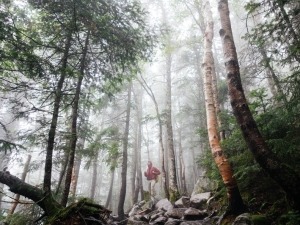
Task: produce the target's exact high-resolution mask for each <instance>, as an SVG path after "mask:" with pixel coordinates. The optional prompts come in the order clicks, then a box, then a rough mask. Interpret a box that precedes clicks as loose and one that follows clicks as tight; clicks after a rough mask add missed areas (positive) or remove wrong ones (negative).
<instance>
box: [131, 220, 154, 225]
mask: <svg viewBox="0 0 300 225" xmlns="http://www.w3.org/2000/svg"><path fill="white" fill-rule="evenodd" d="M127 224H128V225H144V224H149V223H148V222H145V221H138V220H133V219H131V218H129V219H128V222H127Z"/></svg>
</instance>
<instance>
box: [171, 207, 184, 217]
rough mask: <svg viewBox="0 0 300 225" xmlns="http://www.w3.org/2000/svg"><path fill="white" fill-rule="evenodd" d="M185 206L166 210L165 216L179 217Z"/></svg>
mask: <svg viewBox="0 0 300 225" xmlns="http://www.w3.org/2000/svg"><path fill="white" fill-rule="evenodd" d="M185 211H186V208H173V209H171V210H168V211H167V212H166V216H168V217H171V218H174V219H181V218H183V216H184V212H185Z"/></svg>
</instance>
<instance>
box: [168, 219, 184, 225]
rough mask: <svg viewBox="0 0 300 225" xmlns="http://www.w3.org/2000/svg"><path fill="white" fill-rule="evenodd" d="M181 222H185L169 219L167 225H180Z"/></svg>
mask: <svg viewBox="0 0 300 225" xmlns="http://www.w3.org/2000/svg"><path fill="white" fill-rule="evenodd" d="M181 222H183V220H180V219H174V218H169V219H168V221H167V222H166V223H165V225H179V224H180V223H181Z"/></svg>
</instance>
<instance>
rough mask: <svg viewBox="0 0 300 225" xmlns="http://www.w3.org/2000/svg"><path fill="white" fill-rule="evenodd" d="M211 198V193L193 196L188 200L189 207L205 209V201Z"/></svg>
mask: <svg viewBox="0 0 300 225" xmlns="http://www.w3.org/2000/svg"><path fill="white" fill-rule="evenodd" d="M210 197H211V192H204V193H201V194H196V195H193V196H192V197H191V199H190V201H191V205H190V206H191V207H193V208H196V209H206V207H207V201H208V199H209V198H210Z"/></svg>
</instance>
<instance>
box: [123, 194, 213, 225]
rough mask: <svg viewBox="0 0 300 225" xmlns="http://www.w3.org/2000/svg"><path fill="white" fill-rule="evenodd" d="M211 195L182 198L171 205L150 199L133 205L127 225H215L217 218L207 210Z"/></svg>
mask: <svg viewBox="0 0 300 225" xmlns="http://www.w3.org/2000/svg"><path fill="white" fill-rule="evenodd" d="M211 199H212V198H211V193H210V192H206V193H201V194H197V195H193V196H192V197H191V198H190V197H186V196H183V197H181V198H180V199H179V200H178V201H176V202H175V204H174V205H173V204H172V203H171V202H170V201H169V200H168V199H160V200H159V199H156V198H155V199H154V198H153V199H152V200H151V201H150V202H144V201H142V202H140V203H138V204H135V205H134V206H133V208H132V209H131V211H130V212H129V214H128V216H129V218H128V221H127V224H153V225H154V224H168V225H179V224H180V225H189V224H195V225H197V224H206V225H208V224H215V222H216V220H217V219H218V217H216V216H215V211H214V210H208V205H209V203H210V200H211Z"/></svg>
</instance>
